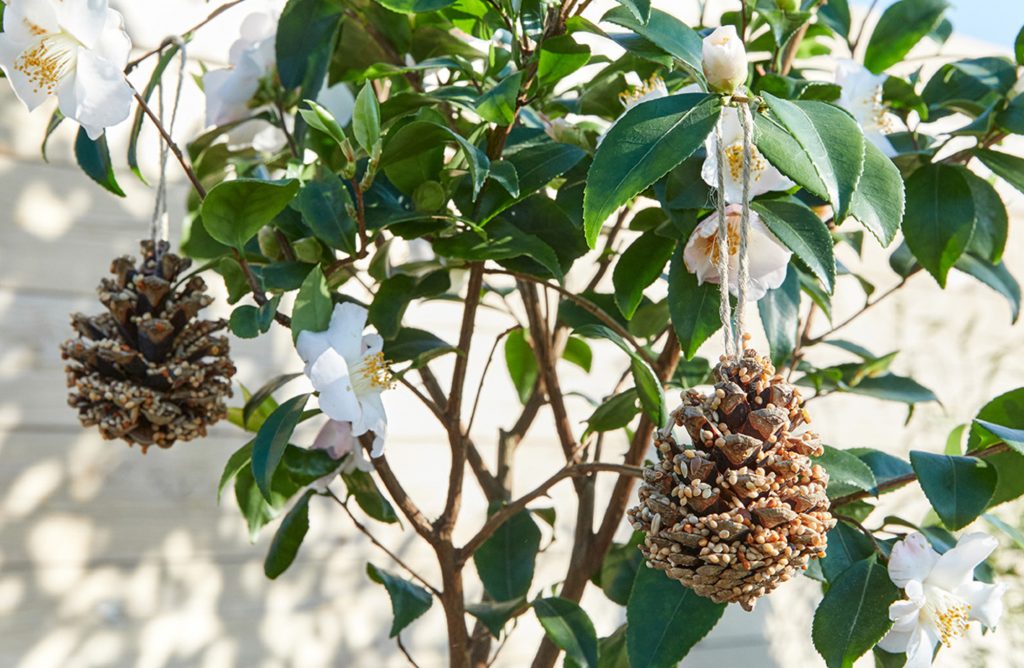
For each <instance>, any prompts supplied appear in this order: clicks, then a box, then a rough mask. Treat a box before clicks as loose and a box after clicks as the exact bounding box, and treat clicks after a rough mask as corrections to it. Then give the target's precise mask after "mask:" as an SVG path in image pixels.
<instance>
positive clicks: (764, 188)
mask: <svg viewBox="0 0 1024 668" xmlns="http://www.w3.org/2000/svg"><path fill="white" fill-rule="evenodd" d="M722 143H723V144H725V165H726V171H725V201H726V203H728V204H741V203H742V202H743V126H742V125H741V124H740V112H739V111H738V110H736V109H734V108H733V107H726V108H725V109H724V110H722ZM704 147H705V149H706V150H707V154H708V155H707V158H705V159H704V166H703V167H702V168H701V170H700V176H701V178H702V179H704V182H705V183H707V184H708V185H709V186H711V187H712V188H717V187H718V138H717V136H716V134H715V133H711V135H709V136H708V138H707V141H706V142H705V143H704ZM794 185H796V184H795V183H793V182H792V181H791V180H789V179H788V178H786V177H785V176H783V174H782V172H780V171H779V170H777V169H775V167H773V166H772V165H771V163H769V162H768V160H767V159H765V157H764V155H762V154H761V151H759V150H757V147H756V146H751V147H750V197H751V198H754V197H757V196H758V195H763V194H764V193H767V192H771V191H774V190H789V189H790V188H792V187H793V186H794Z"/></svg>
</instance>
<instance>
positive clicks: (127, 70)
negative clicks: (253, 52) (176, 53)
mask: <svg viewBox="0 0 1024 668" xmlns="http://www.w3.org/2000/svg"><path fill="white" fill-rule="evenodd" d="M243 2H245V0H233V2H227V3H225V4H223V5H221V6H220V7H218V8H217V9H215V10H213V11H212V12H211V13H210V14H209V15H208V16H207V17H206V18H205V19H203V20H202V21H200V22H199V23H197V24H195V25H194V26H192V27H191V28H189V29H188V30H186V31H185V32H183V33H181V35H180V36H178V35H175V36H173V37H168V38H167V39H165V40H164V41H163V42H161V43H160V46H158V47H156V48H155V49H151V50H149V51H147V52H145V53H144V54H142V55H141V56H139V57H138V58H136V59H134V60H130V61H128V64H127V65H126V66H125V68H124V73H125V74H130V73H131V71H132V70H134V69H135V68H136V67H138V66H139V65H140V64H142V63H143V62H144V61H146V60H147V59H149V58H151V57H153V56H155V55H156V54H158V53H160V52H162V51H163V50H164V49H166V48H167V47H168V46H170V45H171V44H173V43H174V41H175V40H180V39H182V38H183V37H184V36H186V35H191V34H192V33H194V32H195V31H197V30H199V29H200V28H202V27H203V26H205V25H206V24H207V23H209V22H210V21H212V20H214V19H215V18H217V17H218V16H220V15H221V14H223V13H224V12H226V11H227V10H229V9H231V8H232V7H234V6H235V5H240V4H242V3H243Z"/></svg>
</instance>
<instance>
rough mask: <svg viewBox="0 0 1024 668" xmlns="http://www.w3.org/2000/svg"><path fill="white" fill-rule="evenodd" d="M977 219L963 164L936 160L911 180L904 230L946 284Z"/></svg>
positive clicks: (913, 248) (924, 262)
mask: <svg viewBox="0 0 1024 668" xmlns="http://www.w3.org/2000/svg"><path fill="white" fill-rule="evenodd" d="M975 220H976V216H975V211H974V201H973V197H972V195H971V188H970V186H969V185H968V183H967V179H966V178H965V177H964V175H963V170H962V169H961V168H959V167H951V166H948V165H940V164H933V165H929V166H927V167H922V168H921V169H919V170H917V171H916V172H914V174H913V175H912V176H911V177H910V179H909V180H908V181H907V215H906V217H905V218H904V219H903V234H904V235H905V236H906V239H907V246H909V247H910V250H911V251H913V253H914V257H916V258H917V261H918V262H920V263H921V266H922V267H924V268H925V269H927V270H928V273H930V274H931V275H932V276H934V277H935V280H936V281H938V283H939V285H941V286H942V287H945V286H946V276H947V275H948V274H949V270H950V269H951V268H952V267H953V265H954V264H956V261H957V260H958V259H959V258H960V256H961V255H963V253H964V251H965V250H967V246H968V244H969V243H970V240H971V235H972V234H973V232H974V227H975Z"/></svg>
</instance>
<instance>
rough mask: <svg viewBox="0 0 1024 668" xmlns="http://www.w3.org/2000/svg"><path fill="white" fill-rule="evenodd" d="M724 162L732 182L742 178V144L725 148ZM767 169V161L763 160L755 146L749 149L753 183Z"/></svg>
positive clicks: (737, 143) (738, 143)
mask: <svg viewBox="0 0 1024 668" xmlns="http://www.w3.org/2000/svg"><path fill="white" fill-rule="evenodd" d="M725 161H726V162H727V163H729V174H730V176H732V179H733V181H739V180H740V179H742V178H743V142H736V143H735V144H732V145H730V146H726V147H725ZM766 169H768V161H767V160H765V159H764V156H763V155H761V152H760V151H758V150H757V147H756V146H751V147H750V176H751V177H752V178H753V180H754V181H757V180H759V179H760V178H761V175H762V174H764V171H765V170H766Z"/></svg>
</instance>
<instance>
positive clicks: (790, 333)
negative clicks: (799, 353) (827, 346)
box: [757, 267, 800, 367]
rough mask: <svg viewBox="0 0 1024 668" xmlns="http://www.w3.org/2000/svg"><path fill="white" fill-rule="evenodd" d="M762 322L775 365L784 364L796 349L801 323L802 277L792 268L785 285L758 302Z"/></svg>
mask: <svg viewBox="0 0 1024 668" xmlns="http://www.w3.org/2000/svg"><path fill="white" fill-rule="evenodd" d="M757 309H758V311H759V312H760V314H761V323H762V324H763V325H764V333H765V336H766V337H767V338H768V348H769V350H770V351H771V357H772V364H774V365H775V366H776V367H781V366H782V365H783V364H785V363H786V361H787V360H788V359H789V357H790V355H792V354H793V351H794V350H796V340H797V335H798V332H797V329H799V326H800V277H799V276H798V275H797V273H796V269H794V268H793V267H788V268H787V270H786V279H785V280H784V281H783V282H782V285H780V286H779V287H777V288H775V289H774V290H769V291H768V292H767V294H765V296H764V298H763V299H761V301H759V302H758V303H757Z"/></svg>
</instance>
